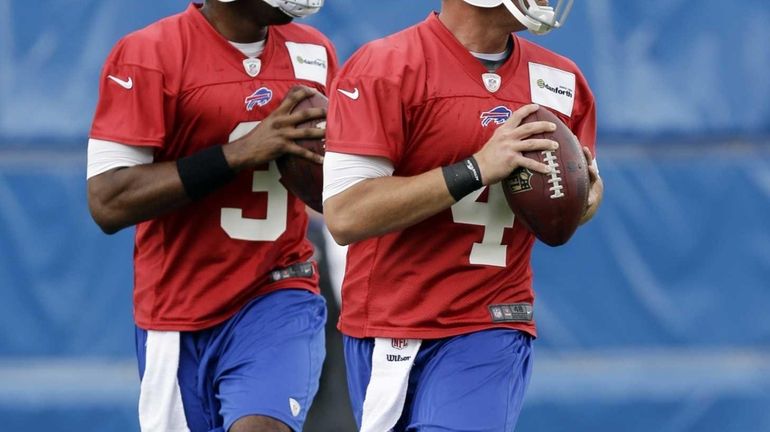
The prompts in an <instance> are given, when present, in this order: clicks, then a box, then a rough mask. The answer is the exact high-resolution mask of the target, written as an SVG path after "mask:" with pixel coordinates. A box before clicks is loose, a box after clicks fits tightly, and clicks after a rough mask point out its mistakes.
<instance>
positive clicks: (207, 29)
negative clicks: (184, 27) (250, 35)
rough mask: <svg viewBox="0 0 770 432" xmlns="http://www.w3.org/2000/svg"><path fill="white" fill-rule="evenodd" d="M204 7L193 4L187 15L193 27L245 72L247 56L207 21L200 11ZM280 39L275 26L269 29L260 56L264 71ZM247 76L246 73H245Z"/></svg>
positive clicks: (229, 60)
mask: <svg viewBox="0 0 770 432" xmlns="http://www.w3.org/2000/svg"><path fill="white" fill-rule="evenodd" d="M201 6H202V5H200V4H195V3H191V4H190V6H189V7H188V8H187V10H186V11H185V13H186V14H187V15H188V16H189V17H190V19H191V20H192V22H193V25H194V26H195V27H196V28H197V29H198V30H199V31H200V32H201V33H202V34H203V35H205V37H207V38H209V39H211V40H212V41H214V42H215V43H216V44H218V45H219V46H220V47H221V48H222V51H223V53H227V54H226V55H225V59H226V61H227V62H228V63H230V64H232V65H233V66H234V67H236V68H237V69H239V70H240V71H243V60H245V59H246V56H245V55H244V54H243V53H242V52H241V51H240V50H238V48H236V47H234V46H232V45H231V44H230V41H228V40H227V39H225V38H224V36H222V35H221V34H220V33H219V32H218V31H217V30H216V29H215V28H214V27H213V26H212V25H211V23H210V22H209V21H208V20H207V19H206V17H205V16H203V14H202V13H201V11H200V8H201ZM278 38H279V35H278V32H277V31H275V29H274V26H268V27H267V39H266V40H265V49H264V51H262V54H261V55H260V56H259V59H260V60H261V61H262V70H265V69H266V68H267V66H268V64H269V63H270V59H271V58H272V57H273V53H274V52H275V51H276V48H275V46H276V43H278V41H277V39H278ZM243 73H244V74H245V72H243Z"/></svg>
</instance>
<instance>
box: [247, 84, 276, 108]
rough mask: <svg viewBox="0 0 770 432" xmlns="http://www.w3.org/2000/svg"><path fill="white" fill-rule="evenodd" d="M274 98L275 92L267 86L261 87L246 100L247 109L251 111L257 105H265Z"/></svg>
mask: <svg viewBox="0 0 770 432" xmlns="http://www.w3.org/2000/svg"><path fill="white" fill-rule="evenodd" d="M271 100H273V92H272V91H271V90H270V89H269V88H267V87H261V88H260V89H259V90H257V91H255V92H254V93H252V94H251V96H249V97H247V98H246V100H245V103H246V111H251V110H253V109H254V107H255V106H261V107H263V106H265V105H267V104H268V103H269V102H270V101H271Z"/></svg>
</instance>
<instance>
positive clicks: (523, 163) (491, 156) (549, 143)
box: [473, 105, 559, 185]
mask: <svg viewBox="0 0 770 432" xmlns="http://www.w3.org/2000/svg"><path fill="white" fill-rule="evenodd" d="M539 108H540V107H539V106H538V105H525V106H523V107H521V108H519V109H518V110H516V111H514V113H513V115H511V118H510V119H508V121H506V122H505V123H504V124H503V125H501V126H500V127H499V128H497V130H496V131H495V133H494V135H492V138H490V139H489V141H487V143H486V144H484V147H483V148H482V149H481V150H479V151H478V152H477V153H476V154H474V155H473V156H474V157H475V158H476V162H477V163H478V164H479V170H480V171H481V180H482V182H483V183H484V184H485V185H489V184H494V183H497V182H499V181H500V180H503V179H504V178H506V177H508V176H509V175H510V174H511V172H512V171H513V170H515V169H516V168H519V167H524V168H529V169H530V170H532V171H536V172H539V173H543V174H548V173H549V172H550V170H551V169H550V168H549V167H548V165H546V164H544V163H542V162H538V161H535V160H532V159H530V158H527V157H524V155H523V154H522V153H523V152H527V151H542V150H556V149H557V148H558V147H559V143H557V142H556V141H553V140H549V139H538V138H529V137H530V136H532V135H536V134H539V133H543V132H552V131H554V130H556V125H555V124H553V123H551V122H546V121H536V122H530V123H525V124H522V123H521V122H522V121H523V120H524V119H525V118H526V117H527V116H528V115H530V114H532V113H534V112H535V111H537V110H538V109H539Z"/></svg>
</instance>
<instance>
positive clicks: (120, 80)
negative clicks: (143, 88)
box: [107, 75, 134, 90]
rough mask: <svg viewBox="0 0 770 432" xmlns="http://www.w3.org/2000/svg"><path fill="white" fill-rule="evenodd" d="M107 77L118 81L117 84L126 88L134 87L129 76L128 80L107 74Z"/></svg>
mask: <svg viewBox="0 0 770 432" xmlns="http://www.w3.org/2000/svg"><path fill="white" fill-rule="evenodd" d="M107 78H109V79H111V80H113V81H115V82H116V83H118V85H119V86H121V87H123V88H124V89H126V90H131V89H132V88H133V87H134V80H133V79H132V78H131V77H128V81H123V80H122V79H120V78H115V77H114V76H112V75H107Z"/></svg>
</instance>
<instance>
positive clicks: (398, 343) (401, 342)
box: [390, 339, 409, 350]
mask: <svg viewBox="0 0 770 432" xmlns="http://www.w3.org/2000/svg"><path fill="white" fill-rule="evenodd" d="M408 345H409V342H407V340H406V339H391V340H390V346H392V347H393V348H395V349H397V350H402V349H404V348H406V347H407V346H408Z"/></svg>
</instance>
